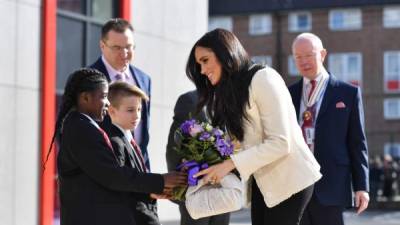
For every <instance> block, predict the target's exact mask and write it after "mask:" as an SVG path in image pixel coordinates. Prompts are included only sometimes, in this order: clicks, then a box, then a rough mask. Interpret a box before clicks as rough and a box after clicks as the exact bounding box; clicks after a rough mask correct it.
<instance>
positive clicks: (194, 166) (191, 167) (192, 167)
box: [176, 160, 208, 186]
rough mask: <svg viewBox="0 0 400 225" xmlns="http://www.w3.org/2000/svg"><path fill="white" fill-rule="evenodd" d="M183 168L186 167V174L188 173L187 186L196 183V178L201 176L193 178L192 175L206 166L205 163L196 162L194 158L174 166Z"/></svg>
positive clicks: (179, 168)
mask: <svg viewBox="0 0 400 225" xmlns="http://www.w3.org/2000/svg"><path fill="white" fill-rule="evenodd" d="M184 168H187V171H186V172H187V174H188V185H189V186H196V185H197V183H198V180H199V179H201V177H197V178H194V177H193V175H195V174H196V173H198V172H199V171H200V170H204V169H207V168H208V164H207V163H198V162H196V161H194V160H191V161H186V162H183V163H181V164H180V165H179V166H177V167H176V169H177V170H180V171H182V170H183V169H184Z"/></svg>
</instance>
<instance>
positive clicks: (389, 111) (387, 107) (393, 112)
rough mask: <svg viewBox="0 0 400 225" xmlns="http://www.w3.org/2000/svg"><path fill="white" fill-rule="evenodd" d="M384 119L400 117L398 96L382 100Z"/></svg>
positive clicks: (399, 99)
mask: <svg viewBox="0 0 400 225" xmlns="http://www.w3.org/2000/svg"><path fill="white" fill-rule="evenodd" d="M383 112H384V118H385V119H400V98H387V99H385V100H384V101H383Z"/></svg>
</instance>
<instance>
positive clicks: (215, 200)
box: [185, 173, 244, 219]
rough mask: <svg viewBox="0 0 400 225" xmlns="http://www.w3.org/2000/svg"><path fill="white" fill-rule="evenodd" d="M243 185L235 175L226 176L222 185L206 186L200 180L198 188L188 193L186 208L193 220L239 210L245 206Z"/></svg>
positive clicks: (189, 190) (191, 188)
mask: <svg viewBox="0 0 400 225" xmlns="http://www.w3.org/2000/svg"><path fill="white" fill-rule="evenodd" d="M243 192H244V188H243V184H242V182H241V181H240V179H239V178H238V177H237V176H236V175H234V174H233V173H229V174H228V175H226V176H225V177H224V178H223V179H222V180H221V183H220V184H217V185H210V184H205V183H204V182H203V180H199V183H198V184H197V186H192V187H189V188H188V190H187V192H186V201H185V204H186V208H187V210H188V212H189V214H190V216H191V217H192V218H193V219H199V218H202V217H208V216H213V215H218V214H223V213H227V212H233V211H236V210H239V209H240V208H241V207H242V205H243V195H244V194H243Z"/></svg>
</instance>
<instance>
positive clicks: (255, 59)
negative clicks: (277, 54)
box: [251, 55, 272, 66]
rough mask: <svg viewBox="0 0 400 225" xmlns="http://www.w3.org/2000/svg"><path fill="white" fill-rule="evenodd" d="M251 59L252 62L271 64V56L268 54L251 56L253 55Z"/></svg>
mask: <svg viewBox="0 0 400 225" xmlns="http://www.w3.org/2000/svg"><path fill="white" fill-rule="evenodd" d="M251 60H252V61H253V62H255V63H258V64H261V65H268V66H272V58H271V56H268V55H257V56H253V57H251Z"/></svg>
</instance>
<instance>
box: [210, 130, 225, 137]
mask: <svg viewBox="0 0 400 225" xmlns="http://www.w3.org/2000/svg"><path fill="white" fill-rule="evenodd" d="M212 132H213V134H214V135H215V137H217V138H220V137H221V136H222V135H223V134H224V132H222V130H220V129H218V128H214V129H213V131H212Z"/></svg>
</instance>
